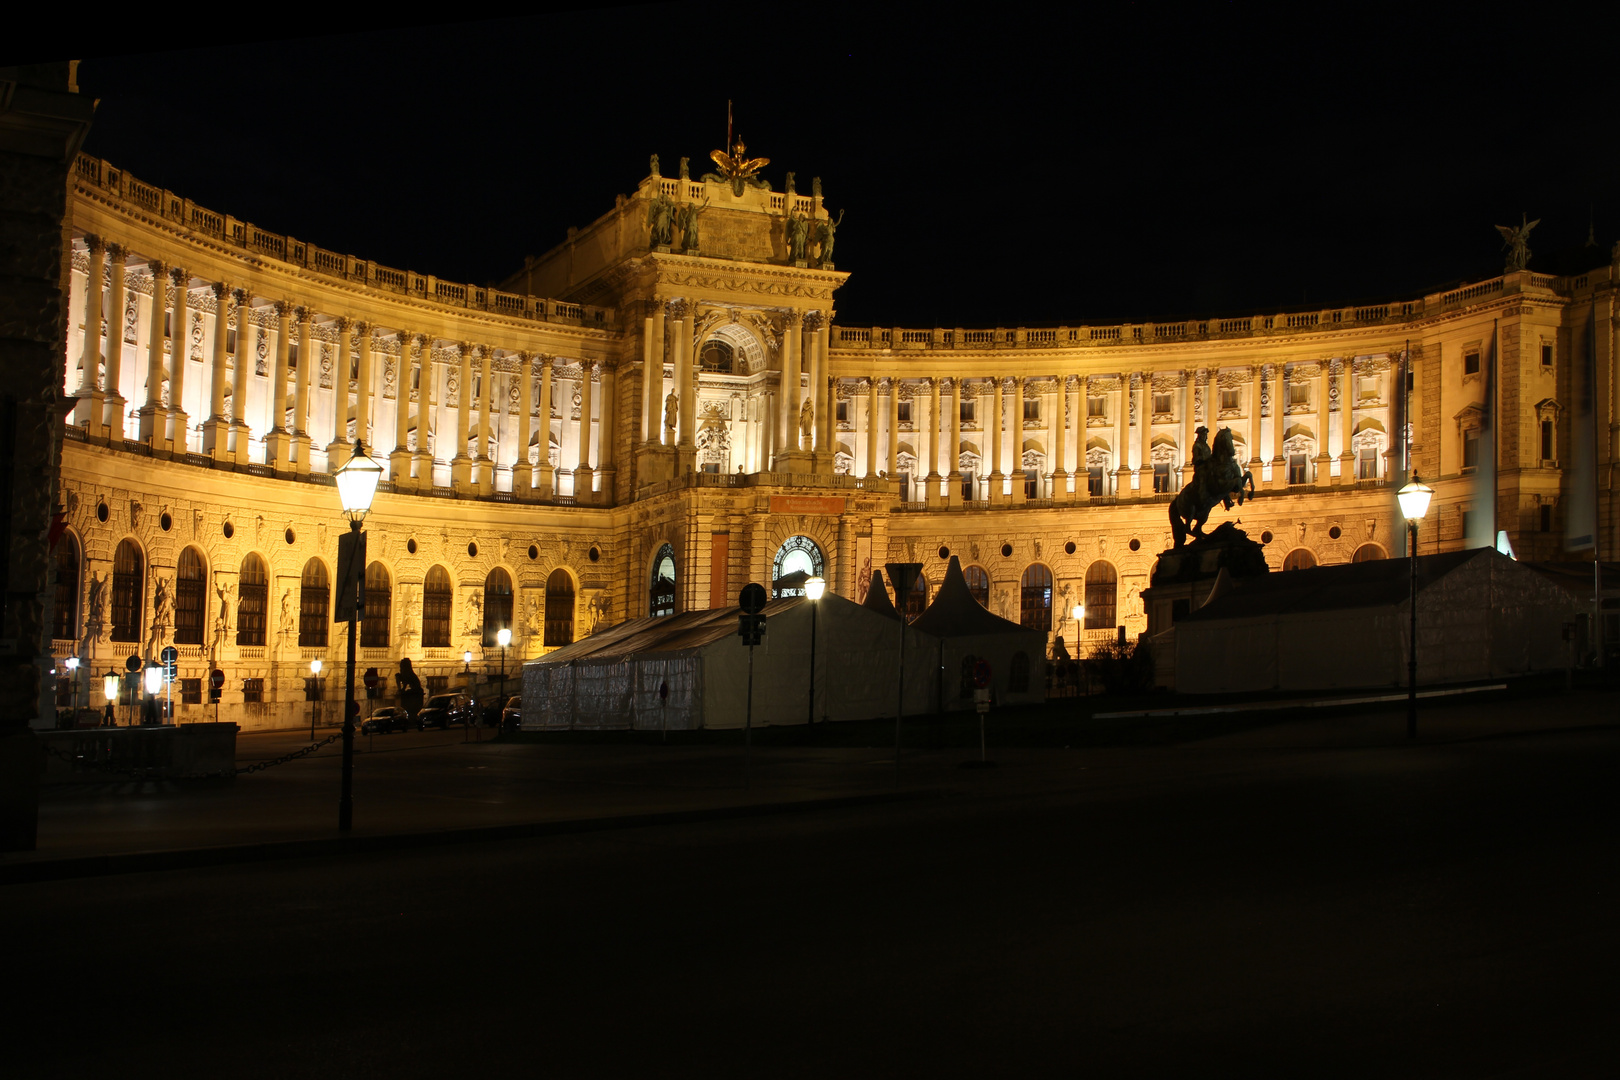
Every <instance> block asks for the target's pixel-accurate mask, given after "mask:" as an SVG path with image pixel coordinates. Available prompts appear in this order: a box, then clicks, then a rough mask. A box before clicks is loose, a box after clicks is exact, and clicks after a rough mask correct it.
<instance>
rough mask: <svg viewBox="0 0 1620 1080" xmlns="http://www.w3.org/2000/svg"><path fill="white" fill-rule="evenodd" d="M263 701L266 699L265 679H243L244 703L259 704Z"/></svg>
mask: <svg viewBox="0 0 1620 1080" xmlns="http://www.w3.org/2000/svg"><path fill="white" fill-rule="evenodd" d="M263 701H264V680H263V679H243V680H242V703H243V704H245V705H257V704H260V703H262V702H263Z"/></svg>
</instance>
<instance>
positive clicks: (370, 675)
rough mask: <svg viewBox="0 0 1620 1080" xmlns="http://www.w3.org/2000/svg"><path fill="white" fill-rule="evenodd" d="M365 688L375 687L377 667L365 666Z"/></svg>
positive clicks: (371, 688)
mask: <svg viewBox="0 0 1620 1080" xmlns="http://www.w3.org/2000/svg"><path fill="white" fill-rule="evenodd" d="M366 689H367V690H375V689H377V669H376V668H374V667H368V668H366Z"/></svg>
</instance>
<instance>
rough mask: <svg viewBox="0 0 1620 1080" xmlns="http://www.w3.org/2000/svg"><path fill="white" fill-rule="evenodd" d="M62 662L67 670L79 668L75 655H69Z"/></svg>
mask: <svg viewBox="0 0 1620 1080" xmlns="http://www.w3.org/2000/svg"><path fill="white" fill-rule="evenodd" d="M62 662H63V663H64V664H66V665H67V669H68V670H69V671H78V670H79V658H78V657H77V656H70V657H68V658H67V659H66V660H64V661H62Z"/></svg>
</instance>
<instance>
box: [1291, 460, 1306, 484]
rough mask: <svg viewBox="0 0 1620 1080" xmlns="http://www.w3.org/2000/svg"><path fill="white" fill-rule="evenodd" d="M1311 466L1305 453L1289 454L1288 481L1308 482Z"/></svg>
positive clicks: (1292, 482)
mask: <svg viewBox="0 0 1620 1080" xmlns="http://www.w3.org/2000/svg"><path fill="white" fill-rule="evenodd" d="M1309 471H1310V467H1309V465H1308V463H1307V462H1306V460H1305V455H1304V454H1289V455H1288V482H1289V483H1290V484H1308V483H1310V476H1309Z"/></svg>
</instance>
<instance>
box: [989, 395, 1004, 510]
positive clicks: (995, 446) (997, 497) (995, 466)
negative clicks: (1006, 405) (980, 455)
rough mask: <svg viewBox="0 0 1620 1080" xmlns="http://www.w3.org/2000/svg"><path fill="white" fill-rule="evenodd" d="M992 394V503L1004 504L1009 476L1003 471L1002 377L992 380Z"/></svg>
mask: <svg viewBox="0 0 1620 1080" xmlns="http://www.w3.org/2000/svg"><path fill="white" fill-rule="evenodd" d="M991 384H992V385H991V393H990V399H991V404H990V501H991V503H1002V502H1006V501H1007V493H1006V487H1007V474H1006V473H1005V472H1004V471H1002V460H1001V420H1002V394H1003V393H1004V390H1003V387H1002V383H1001V376H1000V375H997V376H996V377H995V378H994V379H992V380H991Z"/></svg>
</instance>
